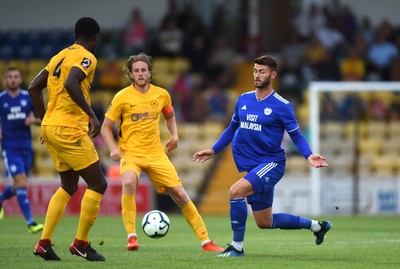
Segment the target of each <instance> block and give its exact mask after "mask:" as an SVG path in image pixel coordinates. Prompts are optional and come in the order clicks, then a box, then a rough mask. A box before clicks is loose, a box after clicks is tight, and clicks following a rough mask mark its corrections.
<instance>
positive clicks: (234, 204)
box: [193, 55, 331, 257]
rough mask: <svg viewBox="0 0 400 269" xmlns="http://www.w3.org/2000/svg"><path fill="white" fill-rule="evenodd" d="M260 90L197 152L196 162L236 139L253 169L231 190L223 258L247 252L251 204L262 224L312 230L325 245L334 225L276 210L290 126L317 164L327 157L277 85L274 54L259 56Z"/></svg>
mask: <svg viewBox="0 0 400 269" xmlns="http://www.w3.org/2000/svg"><path fill="white" fill-rule="evenodd" d="M254 62H255V64H254V73H253V76H254V85H255V88H256V89H255V90H253V91H250V92H246V93H243V94H242V95H240V96H239V97H238V99H237V100H236V105H235V111H234V114H233V116H232V120H231V122H230V125H229V126H228V127H227V128H226V129H225V131H224V132H223V133H222V135H221V136H220V138H219V139H218V141H217V142H216V143H215V144H214V146H213V147H212V148H211V149H205V150H202V151H199V152H197V153H195V154H194V155H193V161H197V162H201V163H203V162H205V161H207V160H209V159H211V158H212V157H214V156H215V154H217V153H218V152H220V151H221V150H222V149H224V148H225V147H226V146H227V145H228V144H229V143H230V142H232V153H233V157H234V160H235V164H236V166H237V168H238V170H239V172H247V174H246V175H245V176H244V177H243V178H241V179H240V180H239V181H237V182H236V183H234V184H233V185H232V186H231V188H230V191H229V197H230V219H231V228H232V230H233V240H232V243H231V244H230V245H229V246H228V248H227V249H225V251H224V252H222V253H221V254H219V255H218V256H220V257H230V256H244V255H245V254H244V250H243V242H244V235H245V230H246V220H247V205H246V200H245V199H246V198H247V203H248V204H250V206H251V208H252V211H253V215H254V219H255V222H256V224H257V226H258V227H259V228H260V229H278V228H279V229H284V230H292V229H309V230H311V231H312V232H314V235H315V236H316V241H315V243H316V244H317V245H320V244H322V242H323V241H324V237H325V234H326V233H327V232H328V231H329V230H330V229H331V223H330V222H329V221H316V220H312V219H308V218H304V217H301V216H295V215H291V214H288V213H274V214H273V213H272V203H273V198H274V188H275V185H276V184H277V183H278V182H279V180H281V178H282V177H283V175H284V173H285V167H286V166H285V161H286V158H285V152H284V150H283V149H282V147H281V143H282V139H283V135H284V131H285V130H286V131H287V132H288V134H289V136H290V138H291V140H292V141H293V142H294V144H295V145H296V147H297V149H298V150H299V152H300V153H301V154H302V155H303V156H304V158H305V159H307V160H308V162H309V163H310V164H311V165H312V166H313V167H315V168H319V167H326V166H328V164H327V163H326V162H325V157H323V156H321V155H319V154H315V153H312V151H311V149H310V147H309V145H308V143H307V141H306V140H305V138H304V137H303V135H302V134H301V132H300V128H299V124H298V122H297V120H296V117H295V115H294V110H293V107H292V105H291V104H290V103H289V101H287V100H285V99H284V98H282V97H281V96H280V95H279V94H277V93H276V92H275V91H274V90H273V88H272V82H273V80H274V79H275V78H276V76H277V71H278V63H277V61H276V60H275V59H274V58H273V57H271V56H268V55H265V56H261V57H259V58H257V59H255V60H254Z"/></svg>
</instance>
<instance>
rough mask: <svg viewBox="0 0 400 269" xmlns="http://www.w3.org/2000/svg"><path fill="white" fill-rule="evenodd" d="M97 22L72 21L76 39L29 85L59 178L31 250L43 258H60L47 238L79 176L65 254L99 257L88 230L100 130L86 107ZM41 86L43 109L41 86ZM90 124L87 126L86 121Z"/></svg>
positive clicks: (98, 195) (102, 186) (99, 175)
mask: <svg viewBox="0 0 400 269" xmlns="http://www.w3.org/2000/svg"><path fill="white" fill-rule="evenodd" d="M99 35H100V26H99V25H98V23H97V22H96V21H95V20H94V19H92V18H89V17H83V18H81V19H79V20H78V21H77V22H76V24H75V39H76V42H75V43H74V44H73V45H72V46H70V47H68V48H65V49H64V50H62V51H61V52H59V53H58V54H57V55H55V56H54V57H53V58H52V59H51V60H50V62H49V63H48V65H47V66H46V67H45V68H44V69H43V70H42V71H41V72H40V73H39V74H38V75H37V76H36V78H35V79H34V80H33V81H32V83H31V85H30V86H29V94H30V95H31V97H32V102H33V104H34V106H35V108H36V111H37V113H38V115H39V117H40V118H41V119H42V127H41V135H42V138H43V141H44V142H45V144H46V146H47V149H48V150H49V152H50V155H51V157H52V159H53V161H54V164H55V166H56V169H57V171H58V173H59V174H60V177H61V186H60V188H59V189H58V190H57V191H56V193H55V194H54V195H53V197H52V198H51V200H50V202H49V206H48V209H47V213H46V219H45V223H44V228H43V232H42V235H41V237H40V240H39V242H38V243H37V245H36V246H35V250H34V254H35V255H36V256H39V257H41V258H43V259H45V260H60V257H58V256H57V254H56V253H55V252H54V250H53V249H52V241H51V240H52V237H53V234H54V231H55V229H56V226H57V224H58V222H59V221H60V219H61V218H62V216H63V214H64V211H65V208H66V206H67V204H68V203H69V201H70V199H71V197H72V195H74V193H75V192H76V190H77V189H78V182H79V178H80V177H82V178H83V179H84V180H85V182H86V183H87V188H86V191H85V193H84V195H83V198H82V203H81V212H80V218H79V224H78V229H77V232H76V236H75V240H74V242H73V243H72V244H71V245H70V247H69V250H70V252H71V254H74V255H77V256H80V257H82V258H85V259H87V260H90V261H104V260H105V258H104V257H103V255H101V254H100V253H98V252H97V251H96V250H94V249H93V248H92V247H91V246H90V244H89V243H88V237H89V232H90V229H91V227H92V225H93V224H94V222H95V220H96V218H97V214H98V211H99V208H100V203H101V200H102V198H103V194H104V192H105V191H106V189H107V181H106V179H105V177H104V175H103V172H102V170H101V167H100V163H99V156H98V154H97V151H96V149H95V147H94V144H93V142H92V140H91V138H93V137H96V136H97V135H99V134H100V127H101V126H100V122H99V120H98V119H97V117H96V115H95V114H94V112H93V110H92V108H91V107H90V99H89V89H90V84H91V83H92V80H93V77H94V72H95V69H96V64H97V60H96V58H95V57H94V55H93V53H94V51H95V50H96V46H97V43H98V40H99ZM45 87H47V90H48V95H49V101H48V104H47V110H46V108H45V105H44V103H43V97H42V90H43V89H44V88H45ZM89 125H90V130H89V127H88V126H89Z"/></svg>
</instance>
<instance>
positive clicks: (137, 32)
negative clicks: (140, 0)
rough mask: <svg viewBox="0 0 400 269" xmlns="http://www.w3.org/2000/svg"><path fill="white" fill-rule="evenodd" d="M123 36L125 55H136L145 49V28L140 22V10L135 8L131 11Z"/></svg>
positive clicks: (141, 21)
mask: <svg viewBox="0 0 400 269" xmlns="http://www.w3.org/2000/svg"><path fill="white" fill-rule="evenodd" d="M123 35H124V36H123V46H124V54H125V55H132V54H136V53H138V52H141V51H143V50H144V49H145V44H146V38H147V27H146V25H145V23H144V22H143V20H142V15H141V11H140V9H138V8H135V9H133V10H132V13H131V17H130V18H129V21H128V23H127V24H126V26H125V29H124V33H123Z"/></svg>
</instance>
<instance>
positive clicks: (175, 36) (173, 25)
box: [158, 18, 183, 57]
mask: <svg viewBox="0 0 400 269" xmlns="http://www.w3.org/2000/svg"><path fill="white" fill-rule="evenodd" d="M182 42H183V32H182V30H181V29H179V28H178V25H177V21H176V19H174V18H170V19H168V20H167V21H166V22H165V24H164V25H163V28H162V29H161V30H160V32H159V33H158V50H159V54H160V56H167V57H176V56H180V55H181V54H182Z"/></svg>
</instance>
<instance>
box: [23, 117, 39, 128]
mask: <svg viewBox="0 0 400 269" xmlns="http://www.w3.org/2000/svg"><path fill="white" fill-rule="evenodd" d="M36 121H37V120H36V118H35V116H33V115H32V114H29V116H28V117H26V119H25V125H26V126H31V125H33V124H35V123H36Z"/></svg>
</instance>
